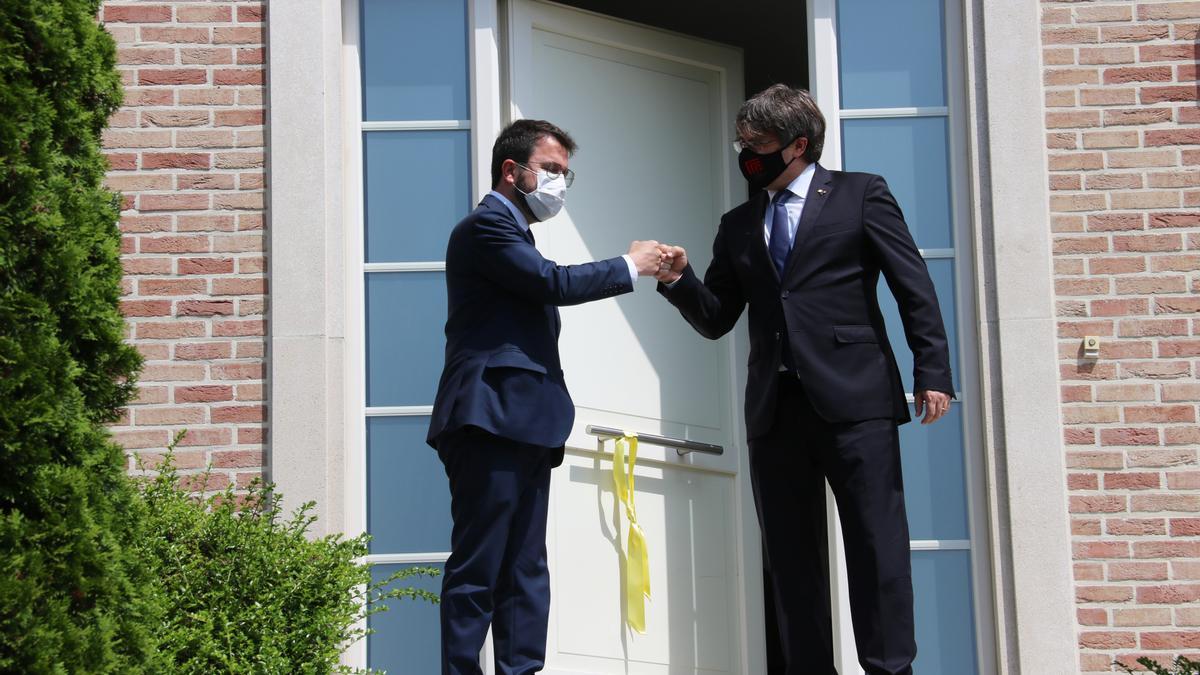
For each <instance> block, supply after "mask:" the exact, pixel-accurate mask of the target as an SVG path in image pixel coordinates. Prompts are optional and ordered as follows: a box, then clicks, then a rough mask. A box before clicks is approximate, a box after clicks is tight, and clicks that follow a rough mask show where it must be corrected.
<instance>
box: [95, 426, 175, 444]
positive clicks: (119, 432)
mask: <svg viewBox="0 0 1200 675" xmlns="http://www.w3.org/2000/svg"><path fill="white" fill-rule="evenodd" d="M109 433H110V434H111V435H112V439H113V440H114V441H116V442H117V444H119V445H120V446H121V447H124V448H162V447H166V445H167V443H168V442H170V438H168V436H167V430H166V429H130V430H123V429H115V430H112V431H110V432H109Z"/></svg>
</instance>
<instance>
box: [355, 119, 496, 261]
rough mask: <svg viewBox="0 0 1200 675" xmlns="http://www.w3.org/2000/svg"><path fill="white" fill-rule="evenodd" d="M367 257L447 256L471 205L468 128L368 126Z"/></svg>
mask: <svg viewBox="0 0 1200 675" xmlns="http://www.w3.org/2000/svg"><path fill="white" fill-rule="evenodd" d="M363 154H364V158H363V161H364V164H365V168H366V180H365V183H366V196H365V200H366V206H365V208H366V218H367V232H366V247H367V252H366V256H367V262H427V261H441V260H445V259H446V240H447V238H448V237H449V236H450V230H452V229H453V228H454V225H455V224H456V223H457V222H458V221H459V220H462V217H463V216H465V215H467V212H469V211H470V209H471V207H472V206H473V205H472V204H471V175H470V174H471V137H470V132H467V131H369V132H366V133H364V134H363Z"/></svg>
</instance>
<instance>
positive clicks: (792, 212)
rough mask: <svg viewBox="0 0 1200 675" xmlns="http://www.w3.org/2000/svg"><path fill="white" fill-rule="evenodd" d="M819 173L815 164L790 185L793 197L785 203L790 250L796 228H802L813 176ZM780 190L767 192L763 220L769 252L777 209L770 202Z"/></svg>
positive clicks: (807, 167) (794, 238) (805, 169)
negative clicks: (801, 216)
mask: <svg viewBox="0 0 1200 675" xmlns="http://www.w3.org/2000/svg"><path fill="white" fill-rule="evenodd" d="M816 172H817V165H816V164H815V163H813V164H809V165H808V166H806V167H804V171H801V172H800V175H799V176H796V178H795V180H793V181H792V182H791V183H788V186H787V189H788V190H791V192H792V196H791V197H788V200H787V201H786V202H784V203H783V205H784V208H786V209H787V214H788V250H789V251H790V250H792V244H794V243H796V228H797V227H799V226H800V214H801V213H803V212H804V200H805V199H807V198H808V186H809V185H811V184H812V179H813V175H815V174H816ZM776 192H778V190H767V204H768V205H767V214H766V216H765V217H764V218H763V240H764V241H766V242H767V250H768V251H769V250H771V226H772V225H773V224H774V222H775V209H772V208H771V207H770V200H772V199H775V193H776Z"/></svg>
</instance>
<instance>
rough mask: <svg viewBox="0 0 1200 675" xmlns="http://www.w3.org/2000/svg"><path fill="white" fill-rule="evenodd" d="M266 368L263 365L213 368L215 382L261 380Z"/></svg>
mask: <svg viewBox="0 0 1200 675" xmlns="http://www.w3.org/2000/svg"><path fill="white" fill-rule="evenodd" d="M263 371H264V367H263V364H261V363H230V364H223V365H219V366H213V367H212V378H213V379H214V380H261V379H263Z"/></svg>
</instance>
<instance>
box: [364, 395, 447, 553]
mask: <svg viewBox="0 0 1200 675" xmlns="http://www.w3.org/2000/svg"><path fill="white" fill-rule="evenodd" d="M428 429H429V418H428V417H425V416H420V417H415V416H414V417H369V418H367V532H369V533H370V534H371V537H372V539H371V553H422V552H429V551H449V550H450V528H451V526H452V525H453V522H452V521H451V519H450V488H449V487H448V484H447V482H446V472H445V471H444V470H443V469H442V462H441V460H439V459H438V455H437V453H436V452H434V450H433V448H431V447H429V446H428V445H426V444H425V432H426V431H427V430H428Z"/></svg>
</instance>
